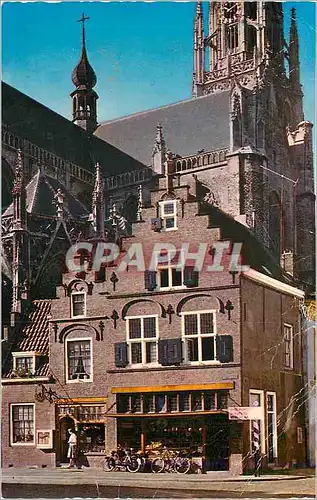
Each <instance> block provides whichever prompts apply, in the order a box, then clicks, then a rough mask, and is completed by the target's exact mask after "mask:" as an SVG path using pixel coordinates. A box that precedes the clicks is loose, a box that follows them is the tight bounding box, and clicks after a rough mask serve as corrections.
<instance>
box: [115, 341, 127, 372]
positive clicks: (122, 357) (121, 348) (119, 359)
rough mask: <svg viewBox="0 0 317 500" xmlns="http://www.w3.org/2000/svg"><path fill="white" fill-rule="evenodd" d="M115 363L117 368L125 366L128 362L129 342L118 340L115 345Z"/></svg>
mask: <svg viewBox="0 0 317 500" xmlns="http://www.w3.org/2000/svg"><path fill="white" fill-rule="evenodd" d="M114 356H115V364H116V367H117V368H124V367H125V366H127V364H128V344H127V343H126V342H118V343H117V344H115V345H114Z"/></svg>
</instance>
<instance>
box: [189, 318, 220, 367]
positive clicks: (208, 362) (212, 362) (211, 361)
mask: <svg viewBox="0 0 317 500" xmlns="http://www.w3.org/2000/svg"><path fill="white" fill-rule="evenodd" d="M216 312H217V311H216V310H215V309H208V310H203V311H186V312H183V313H181V315H182V341H183V344H184V363H186V364H190V365H211V364H213V365H219V364H220V361H219V360H218V359H213V360H205V361H203V360H202V342H201V339H203V338H210V337H214V352H215V358H217V345H216V337H217V326H216ZM201 314H212V315H213V325H214V332H213V333H210V334H209V333H208V334H204V335H202V334H201V333H200V315H201ZM188 315H196V316H198V319H197V326H198V333H197V335H185V316H188ZM190 339H198V361H190V360H189V359H188V357H189V356H188V348H187V342H186V341H187V340H190Z"/></svg>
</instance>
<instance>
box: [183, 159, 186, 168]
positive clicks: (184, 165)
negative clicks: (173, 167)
mask: <svg viewBox="0 0 317 500" xmlns="http://www.w3.org/2000/svg"><path fill="white" fill-rule="evenodd" d="M182 170H186V161H185V160H183V161H182Z"/></svg>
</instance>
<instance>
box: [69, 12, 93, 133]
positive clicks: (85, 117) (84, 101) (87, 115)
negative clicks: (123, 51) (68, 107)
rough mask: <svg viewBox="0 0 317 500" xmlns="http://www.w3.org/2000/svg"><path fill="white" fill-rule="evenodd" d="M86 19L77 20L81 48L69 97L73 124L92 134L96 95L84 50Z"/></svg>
mask: <svg viewBox="0 0 317 500" xmlns="http://www.w3.org/2000/svg"><path fill="white" fill-rule="evenodd" d="M88 19H89V17H85V15H84V13H83V14H82V17H81V18H80V19H79V20H78V22H80V23H82V47H81V56H80V60H79V63H78V64H77V66H76V67H75V68H74V70H73V72H72V82H73V84H74V85H75V87H76V90H74V92H72V93H71V97H72V98H73V122H74V123H76V125H79V126H80V127H82V128H84V129H85V130H87V132H91V133H92V132H94V130H95V129H96V127H97V99H98V95H97V94H96V92H95V91H94V90H93V87H94V86H95V85H96V83H97V77H96V74H95V72H94V70H93V68H92V67H91V65H90V64H89V61H88V56H87V50H86V37H85V21H87V20H88Z"/></svg>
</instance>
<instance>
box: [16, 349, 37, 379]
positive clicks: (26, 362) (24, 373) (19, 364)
mask: <svg viewBox="0 0 317 500" xmlns="http://www.w3.org/2000/svg"><path fill="white" fill-rule="evenodd" d="M12 356H13V372H14V374H15V376H16V377H18V378H23V377H29V376H30V375H34V374H35V353H30V352H13V353H12Z"/></svg>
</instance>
